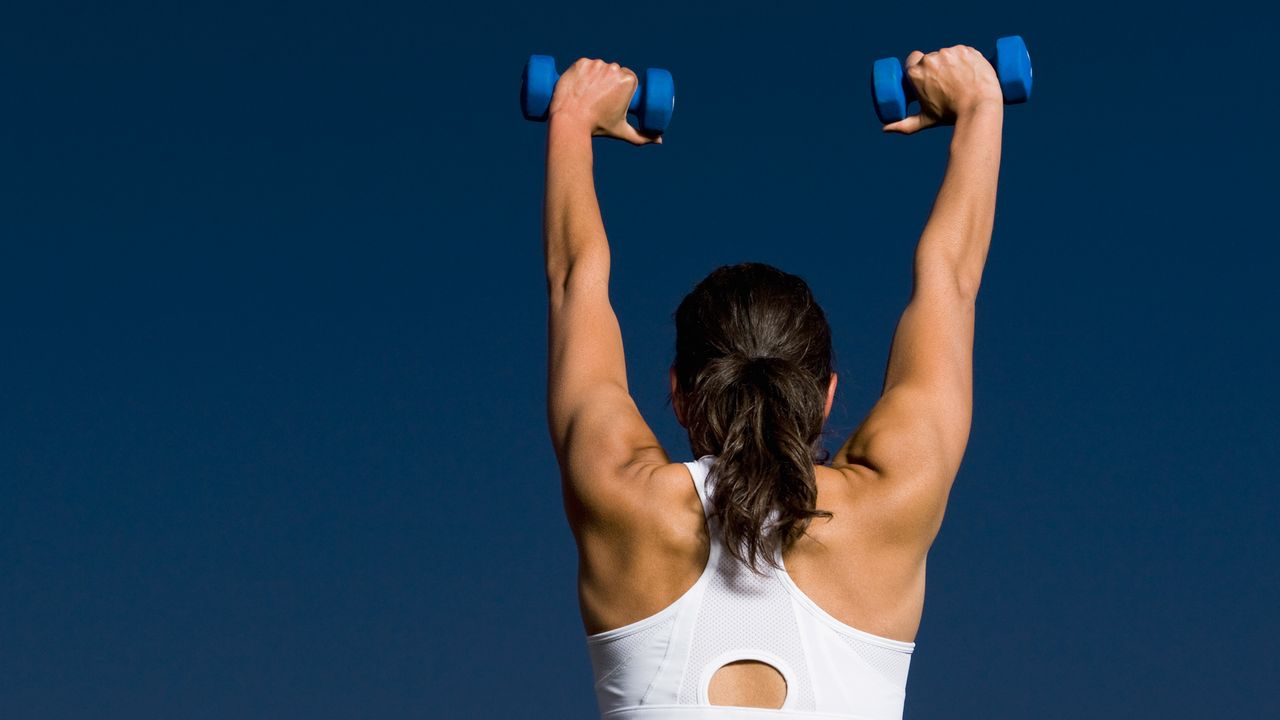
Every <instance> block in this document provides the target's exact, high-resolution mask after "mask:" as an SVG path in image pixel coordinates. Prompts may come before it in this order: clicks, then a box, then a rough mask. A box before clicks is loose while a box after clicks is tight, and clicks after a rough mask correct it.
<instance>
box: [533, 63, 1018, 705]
mask: <svg viewBox="0 0 1280 720" xmlns="http://www.w3.org/2000/svg"><path fill="white" fill-rule="evenodd" d="M907 74H908V76H909V77H910V78H911V80H912V82H913V83H914V84H915V87H916V88H917V91H918V94H919V96H920V104H921V112H920V114H918V115H914V116H911V117H908V118H907V119H905V120H903V121H901V122H898V123H893V124H891V125H887V126H886V127H885V130H887V131H891V132H902V133H912V132H915V131H917V130H920V129H924V128H927V127H930V126H933V125H938V124H954V125H955V132H954V135H953V138H952V142H951V156H950V163H949V165H948V167H947V172H946V175H945V177H944V179H943V182H942V188H941V190H940V191H939V192H938V196H937V200H936V202H935V204H934V208H933V211H932V214H931V215H930V217H929V221H928V223H927V225H926V226H925V229H924V233H923V234H922V236H921V238H920V242H919V245H918V247H917V250H916V255H915V284H914V290H913V292H912V296H911V300H910V303H909V304H908V305H907V308H906V310H905V311H904V313H903V315H902V318H901V320H900V322H899V324H898V328H897V332H896V334H895V336H894V339H893V345H892V348H891V350H890V356H889V364H888V369H887V372H886V374H885V381H884V389H883V393H882V396H881V397H880V399H879V401H878V402H877V403H876V405H875V407H874V408H873V409H872V410H871V412H870V414H869V415H868V416H867V418H866V419H865V420H864V421H863V423H862V424H861V425H860V426H859V427H858V428H857V430H855V431H854V433H853V435H852V436H851V437H850V438H849V439H848V441H847V442H846V443H845V444H844V446H843V447H842V448H841V449H840V450H839V452H837V453H836V455H835V457H834V458H832V460H831V463H830V465H824V464H821V463H822V461H823V460H824V458H823V457H822V456H821V455H822V454H821V453H820V447H819V440H820V436H821V432H822V426H823V423H824V422H825V420H826V418H827V415H828V413H829V412H830V410H831V401H832V398H833V397H834V395H835V391H836V380H837V377H836V373H835V372H834V370H833V367H832V357H831V333H830V329H829V327H828V324H827V320H826V318H825V316H824V314H823V312H822V309H821V308H820V307H819V306H818V305H817V304H816V303H815V302H814V299H813V296H812V294H811V293H810V291H809V288H808V287H807V286H806V285H805V283H804V281H803V280H801V279H800V278H798V277H796V276H794V275H790V274H788V273H785V272H782V271H780V270H777V269H775V268H772V267H769V266H765V265H759V264H745V265H738V266H733V267H723V268H720V269H718V270H716V271H715V272H713V273H711V275H710V276H708V277H707V278H706V279H705V280H703V281H702V282H701V283H699V284H698V286H697V287H696V288H694V290H693V291H692V292H691V293H690V294H689V295H688V297H686V298H685V299H684V300H683V302H681V304H680V307H679V309H678V310H677V312H676V357H675V362H674V364H673V366H672V368H671V378H670V380H671V399H672V405H673V408H674V410H675V413H676V417H677V418H678V419H679V421H680V423H681V425H682V426H683V427H685V428H686V429H687V430H688V433H689V441H690V445H691V447H692V450H693V455H694V457H697V458H698V460H696V461H692V462H684V463H681V462H671V461H670V459H669V458H668V456H667V454H666V453H665V452H664V451H663V449H662V448H661V447H660V446H659V445H658V441H657V439H656V438H655V437H654V435H653V433H652V432H651V431H650V429H649V427H648V425H646V424H645V422H644V420H643V419H642V418H641V417H640V414H639V412H638V411H637V409H636V406H635V403H634V402H633V401H632V399H631V396H630V395H629V393H628V390H627V379H626V372H625V368H624V361H623V351H622V339H621V335H620V333H619V329H618V323H617V319H616V317H615V316H614V313H613V311H612V309H611V307H610V305H609V297H608V278H609V247H608V243H607V241H606V239H605V233H604V227H603V225H602V222H601V219H600V212H599V206H598V205H597V202H596V196H595V189H594V184H593V179H592V151H591V138H592V136H593V135H604V136H608V137H614V138H619V139H623V140H627V141H630V142H633V143H636V144H645V143H649V142H654V141H655V140H654V139H652V138H648V137H645V136H642V135H640V134H639V133H638V132H637V131H636V130H635V129H634V128H632V127H631V126H630V125H628V124H627V122H626V108H627V104H628V101H629V99H630V97H631V95H632V92H633V91H634V89H635V87H636V78H635V75H634V74H633V73H632V72H631V71H629V70H627V69H625V68H621V67H619V66H618V65H616V64H605V63H603V62H601V61H598V60H585V59H583V60H579V61H578V62H577V63H576V64H574V66H573V67H572V68H570V69H569V70H568V71H567V72H566V73H565V74H564V76H563V77H561V78H560V80H559V84H558V85H557V86H556V90H555V95H554V98H553V99H552V104H551V110H550V127H549V129H548V142H547V186H546V205H545V225H544V233H545V243H546V247H545V249H546V266H547V280H548V290H549V295H550V307H549V312H550V318H549V320H550V322H549V341H550V353H549V386H548V389H549V397H548V403H549V408H548V419H549V423H550V429H551V438H552V442H553V443H554V445H555V449H556V455H557V458H558V460H559V463H560V468H561V473H562V478H563V487H564V497H565V508H566V513H567V515H568V519H569V522H570V525H571V526H572V529H573V533H574V537H575V539H576V541H577V545H578V550H579V555H580V570H579V583H578V590H579V599H580V604H581V609H582V617H583V622H584V626H585V629H586V631H587V633H588V635H589V637H588V640H587V643H588V649H589V651H590V655H591V660H592V665H593V669H594V671H595V677H596V694H597V700H598V702H599V705H600V711H601V713H602V714H605V715H607V716H608V717H609V718H613V719H614V720H630V719H633V718H664V719H665V718H680V719H686V718H687V719H694V718H717V719H719V720H738V719H739V718H761V717H776V718H850V719H852V718H858V719H860V720H884V719H887V718H901V716H902V709H903V700H904V697H905V687H906V678H907V669H908V665H909V662H910V657H911V652H912V649H913V648H914V639H915V635H916V630H917V628H918V627H919V622H920V614H921V611H922V608H923V602H924V586H925V558H926V555H927V552H928V550H929V546H930V544H931V543H932V542H933V539H934V537H935V536H936V534H937V532H938V528H939V526H940V524H941V522H942V516H943V510H944V508H945V506H946V501H947V496H948V493H949V491H950V487H951V483H952V480H953V479H954V477H955V474H956V472H957V470H958V468H959V466H960V460H961V457H962V455H963V453H964V449H965V444H966V442H967V440H968V435H969V423H970V416H971V407H972V369H971V368H972V349H973V323H974V303H975V298H976V295H977V292H978V285H979V281H980V279H981V275H982V268H983V265H984V263H985V261H986V255H987V248H988V245H989V243H990V237H991V226H992V222H993V217H994V212H995V195H996V177H997V174H998V169H999V163H1000V137H1001V124H1002V120H1003V106H1002V100H1001V92H1000V87H999V84H998V81H997V79H996V75H995V72H994V71H993V69H992V68H991V66H990V65H989V64H988V63H987V61H986V60H985V59H983V57H982V56H981V55H980V54H979V53H978V52H977V51H976V50H974V49H972V48H968V47H953V48H948V49H944V50H940V51H938V52H934V53H929V54H927V55H926V54H924V53H921V52H919V51H917V52H914V53H912V54H911V55H910V57H908V59H907ZM713 706H723V707H713ZM758 708H773V710H760V709H758Z"/></svg>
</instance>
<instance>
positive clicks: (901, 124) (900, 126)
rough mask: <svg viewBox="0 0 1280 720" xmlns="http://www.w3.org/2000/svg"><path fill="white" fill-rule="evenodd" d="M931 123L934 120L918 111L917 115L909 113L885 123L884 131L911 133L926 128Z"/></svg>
mask: <svg viewBox="0 0 1280 720" xmlns="http://www.w3.org/2000/svg"><path fill="white" fill-rule="evenodd" d="M930 125H933V120H931V119H930V118H929V117H927V116H926V115H923V114H921V113H917V114H915V115H908V116H906V117H905V118H903V119H901V120H899V121H897V122H891V123H889V124H888V125H885V126H884V131H885V132H896V133H902V134H903V135H910V134H911V133H914V132H919V131H921V130H923V129H925V128H927V127H929V126H930Z"/></svg>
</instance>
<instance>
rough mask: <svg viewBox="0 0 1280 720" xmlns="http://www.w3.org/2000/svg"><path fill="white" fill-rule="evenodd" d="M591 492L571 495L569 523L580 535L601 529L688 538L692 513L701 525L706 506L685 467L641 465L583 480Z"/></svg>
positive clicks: (580, 484)
mask: <svg viewBox="0 0 1280 720" xmlns="http://www.w3.org/2000/svg"><path fill="white" fill-rule="evenodd" d="M572 484H573V485H574V486H576V487H580V488H584V489H585V488H589V490H586V491H584V492H577V493H573V494H572V495H567V496H566V504H567V505H568V506H569V507H568V509H569V510H570V512H569V521H570V524H571V525H572V526H573V528H574V530H575V532H578V531H579V530H590V529H599V530H606V531H607V532H608V534H610V535H613V536H615V537H616V536H617V534H618V533H624V534H625V533H629V532H635V531H639V532H643V533H645V534H649V535H652V534H655V533H656V534H658V535H666V536H671V535H674V536H687V535H688V534H689V533H688V530H689V526H690V525H691V523H690V521H689V520H690V518H689V517H686V516H690V515H692V511H696V513H697V515H696V518H694V519H697V520H698V522H699V524H700V523H701V517H702V504H701V500H700V499H699V498H698V492H697V489H696V488H695V487H694V484H693V477H692V474H691V471H690V469H689V467H688V466H687V465H686V464H685V463H682V462H658V461H650V462H636V463H632V464H630V465H627V466H624V467H621V468H618V469H617V470H615V471H613V472H607V473H602V474H601V475H600V476H598V477H594V478H589V479H586V478H584V479H579V480H578V481H575V482H574V483H572Z"/></svg>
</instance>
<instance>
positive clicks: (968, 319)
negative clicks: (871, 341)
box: [836, 268, 975, 540]
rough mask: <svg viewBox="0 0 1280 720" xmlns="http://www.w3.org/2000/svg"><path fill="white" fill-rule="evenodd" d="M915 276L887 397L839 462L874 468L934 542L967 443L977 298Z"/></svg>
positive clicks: (938, 278) (947, 282) (925, 273)
mask: <svg viewBox="0 0 1280 720" xmlns="http://www.w3.org/2000/svg"><path fill="white" fill-rule="evenodd" d="M930 272H931V271H930V269H928V268H925V269H923V270H922V271H918V273H917V282H916V287H915V290H914V292H913V294H912V298H911V301H910V303H909V304H908V305H907V308H906V310H905V311H904V312H903V313H902V317H901V319H900V320H899V322H898V327H897V330H896V332H895V333H894V337H893V344H892V347H891V349H890V352H889V364H888V368H887V369H886V372H885V383H884V391H883V393H882V394H881V397H880V399H879V401H877V403H876V404H875V406H874V407H873V408H872V410H871V412H870V413H869V414H868V415H867V417H866V419H865V420H864V421H863V422H862V424H861V425H860V426H859V427H858V428H857V429H856V430H855V431H854V433H853V435H852V436H851V437H850V438H849V441H848V442H847V443H846V444H845V446H844V448H842V449H841V451H840V453H839V454H838V455H837V458H836V460H837V463H836V464H857V465H861V466H864V467H867V468H869V469H870V470H871V471H872V472H873V473H874V474H875V475H876V476H877V477H878V478H880V479H881V481H882V483H881V484H882V485H883V486H885V487H886V488H887V489H888V496H889V497H891V498H893V499H894V502H895V503H897V505H898V507H897V509H896V512H895V514H897V515H898V516H899V517H900V518H901V519H903V520H904V521H906V522H909V523H913V524H915V525H916V526H918V528H919V529H920V530H921V531H922V532H924V533H926V534H927V535H928V537H929V539H930V540H932V537H933V534H936V532H937V529H938V526H939V524H940V523H941V519H942V513H943V510H944V508H945V505H946V500H947V495H948V493H949V492H950V487H951V483H952V481H953V480H954V478H955V475H956V473H957V472H958V471H959V468H960V462H961V459H962V458H963V456H964V450H965V446H966V444H967V443H968V438H969V429H970V423H971V420H972V411H973V329H974V310H975V303H974V297H973V295H972V294H970V293H966V292H962V291H961V290H960V289H959V288H958V287H957V286H956V284H955V283H954V282H953V281H952V280H951V279H950V278H949V277H947V276H945V275H944V274H943V272H941V271H938V272H937V273H936V274H934V275H930V274H929V273H930Z"/></svg>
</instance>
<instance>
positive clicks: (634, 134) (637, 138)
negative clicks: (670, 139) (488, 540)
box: [618, 120, 662, 145]
mask: <svg viewBox="0 0 1280 720" xmlns="http://www.w3.org/2000/svg"><path fill="white" fill-rule="evenodd" d="M618 137H620V138H622V139H623V140H626V141H627V142H629V143H631V144H632V145H650V144H655V143H656V144H661V143H662V135H660V134H658V133H645V132H640V131H639V130H637V129H636V126H634V125H632V124H631V123H629V122H627V121H626V120H623V121H622V124H621V125H619V126H618Z"/></svg>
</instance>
